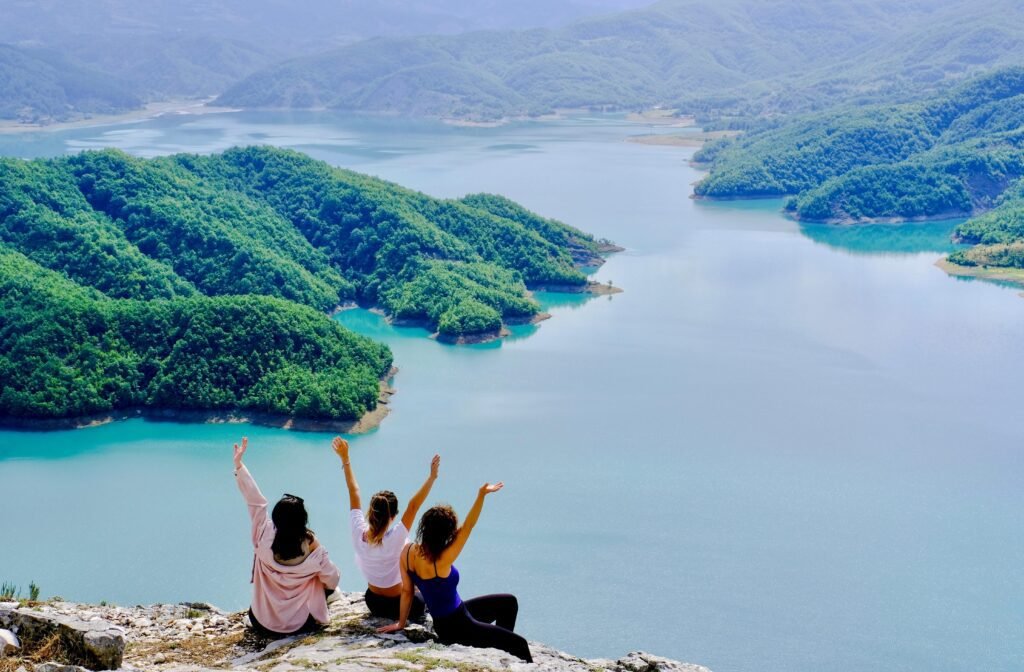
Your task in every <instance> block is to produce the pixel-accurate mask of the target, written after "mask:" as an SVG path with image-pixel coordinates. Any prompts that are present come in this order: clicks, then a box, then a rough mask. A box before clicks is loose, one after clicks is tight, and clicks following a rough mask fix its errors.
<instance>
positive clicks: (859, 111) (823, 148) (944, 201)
mask: <svg viewBox="0 0 1024 672" xmlns="http://www.w3.org/2000/svg"><path fill="white" fill-rule="evenodd" d="M695 158H696V159H697V160H698V161H703V162H706V163H708V164H709V167H710V174H709V175H708V176H707V177H706V178H705V179H704V180H702V181H701V182H700V183H699V184H698V185H697V186H696V188H695V193H696V194H697V195H698V196H702V197H708V198H751V197H762V196H783V195H790V196H792V198H791V199H790V200H789V201H788V203H787V206H786V207H787V210H788V211H789V212H791V213H792V214H793V215H794V216H795V217H798V218H800V219H805V220H812V221H824V222H837V223H851V222H865V221H876V220H883V221H885V220H906V219H924V218H936V217H973V219H970V220H969V221H968V222H966V223H965V224H963V225H961V226H960V227H959V228H958V230H957V232H956V237H957V239H958V241H960V242H963V243H968V244H973V245H975V246H976V247H974V248H970V249H967V250H961V251H958V252H956V253H955V254H954V255H952V257H951V260H952V261H954V262H956V263H960V264H964V265H990V266H1015V267H1019V266H1020V265H1021V264H1022V263H1024V255H1022V254H1021V241H1022V240H1024V228H1022V226H1021V221H1022V215H1021V213H1022V212H1024V189H1022V188H1021V186H1020V185H1021V182H1020V180H1021V178H1022V177H1024V69H1021V68H1011V69H1005V70H1000V71H997V72H995V73H992V74H990V75H986V76H983V77H980V78H977V79H975V80H972V81H970V82H968V83H966V84H963V85H960V86H958V87H956V88H954V89H953V90H951V91H948V92H946V93H944V94H941V95H936V96H931V97H927V98H925V99H923V100H920V101H918V102H914V103H906V104H903V105H897V106H869V107H843V108H840V109H838V110H834V111H830V112H826V113H822V114H816V115H806V116H803V117H800V118H796V119H793V120H791V121H788V122H785V123H781V124H778V125H775V126H773V127H766V128H762V129H758V130H753V131H751V132H749V133H747V134H745V135H743V136H740V137H738V138H735V139H730V140H726V141H720V142H717V143H715V144H713V145H709V146H708V147H706V148H705V149H703V150H702V151H700V152H698V153H697V154H696V155H695Z"/></svg>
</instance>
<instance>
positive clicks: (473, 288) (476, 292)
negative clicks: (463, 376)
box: [0, 147, 599, 419]
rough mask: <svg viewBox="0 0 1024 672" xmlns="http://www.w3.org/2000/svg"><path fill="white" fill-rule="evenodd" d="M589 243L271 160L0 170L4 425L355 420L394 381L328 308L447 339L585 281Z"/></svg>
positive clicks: (520, 217)
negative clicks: (88, 419)
mask: <svg viewBox="0 0 1024 672" xmlns="http://www.w3.org/2000/svg"><path fill="white" fill-rule="evenodd" d="M598 259H599V256H598V243H596V242H595V241H594V240H593V239H592V238H591V237H590V236H588V235H586V234H584V233H582V232H580V231H577V230H576V229H573V228H571V227H568V226H566V225H564V224H561V223H559V222H556V221H554V220H550V219H545V218H542V217H540V216H538V215H535V214H533V213H531V212H529V211H527V210H525V209H524V208H522V207H521V206H518V205H517V204H515V203H512V202H511V201H508V200H507V199H504V198H501V197H498V196H491V195H486V194H478V195H474V196H470V197H466V198H465V199H461V200H439V199H434V198H430V197H428V196H426V195H424V194H421V193H418V192H414V191H410V190H408V189H404V188H402V187H399V186H397V185H394V184H391V183H388V182H385V181H382V180H378V179H375V178H371V177H367V176H365V175H360V174H358V173H353V172H351V171H345V170H340V169H336V168H332V167H331V166H329V165H327V164H326V163H323V162H320V161H316V160H313V159H311V158H309V157H308V156H305V155H303V154H299V153H297V152H292V151H287V150H280V149H272V148H267V147H259V148H247V149H233V150H229V151H227V152H225V153H223V154H220V155H215V156H202V157H201V156H195V155H178V156H171V157H165V158H159V159H149V160H146V159H139V158H133V157H130V156H128V155H126V154H124V153H121V152H117V151H113V150H109V151H102V152H85V153H82V154H78V155H74V156H71V157H64V158H59V159H47V160H35V161H22V160H16V159H0V381H2V383H0V414H2V415H6V416H9V417H22V418H64V417H75V416H82V415H87V414H93V413H105V412H110V411H114V410H117V409H126V408H139V407H141V408H147V407H155V408H174V409H183V410H199V409H203V410H209V409H224V410H228V409H243V410H248V411H256V412H265V413H272V414H276V415H289V416H297V417H304V418H315V419H356V418H359V417H361V416H362V415H363V414H364V413H366V412H367V411H369V410H372V409H373V408H374V407H375V405H376V403H377V396H378V381H379V379H380V378H381V377H382V376H383V375H385V374H386V373H387V372H388V371H389V370H390V367H391V353H390V352H389V351H388V349H387V348H386V347H384V346H381V345H378V344H375V343H373V342H371V341H369V340H367V339H365V338H362V337H359V336H356V335H354V334H351V333H350V332H348V331H347V330H345V329H344V328H342V327H341V326H340V325H339V324H338V323H337V322H335V321H333V320H331V319H330V318H329V317H328V316H327V315H326V314H325V313H326V312H327V311H330V310H331V309H333V308H334V307H335V306H337V305H338V304H339V303H342V302H345V301H352V300H356V301H359V302H360V303H362V304H364V305H378V306H380V307H382V308H383V309H384V310H385V311H387V312H388V313H389V314H391V315H392V316H394V317H395V318H396V319H400V320H405V321H412V322H415V323H419V324H423V325H424V326H428V327H430V328H432V329H436V330H437V331H438V332H440V334H442V335H443V336H448V337H452V338H458V337H461V336H466V335H474V334H482V333H483V334H492V333H496V332H498V331H499V330H500V329H501V326H502V323H503V321H504V320H506V319H517V320H518V319H523V318H529V317H530V316H532V315H534V314H536V313H537V312H538V310H539V308H538V305H537V304H536V302H534V301H533V300H532V299H531V298H529V295H528V293H527V285H528V284H531V285H532V284H536V285H546V284H559V285H566V284H568V285H577V286H579V285H583V284H584V283H585V282H586V277H585V276H584V275H583V273H581V272H580V271H579V270H577V265H578V264H579V265H582V264H589V263H594V262H595V261H597V260H598Z"/></svg>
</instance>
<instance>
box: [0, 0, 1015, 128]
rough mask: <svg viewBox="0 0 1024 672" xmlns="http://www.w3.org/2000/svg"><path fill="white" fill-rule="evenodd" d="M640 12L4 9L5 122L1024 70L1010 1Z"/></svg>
mask: <svg viewBox="0 0 1024 672" xmlns="http://www.w3.org/2000/svg"><path fill="white" fill-rule="evenodd" d="M641 4H643V0H551V1H545V2H541V0H524V2H517V3H507V2H505V3H502V2H498V1H497V0H481V1H480V2H476V3H471V2H466V1H465V0H421V1H418V2H404V1H399V0H382V1H380V2H375V3H372V5H371V4H367V3H361V2H357V1H356V0H311V1H310V2H308V3H305V4H303V5H300V6H296V5H295V4H294V3H291V2H286V1H285V0H254V1H253V2H247V1H245V0H216V1H213V2H200V1H199V0H182V1H181V2H170V0H154V1H153V2H145V3H129V2H124V1H123V0H96V1H95V2H86V1H85V0H67V1H63V2H59V1H58V0H31V1H30V0H15V1H13V2H8V3H5V5H4V7H3V8H0V42H3V41H7V42H10V43H13V44H15V45H16V46H13V47H8V57H7V59H6V60H5V61H4V62H2V63H0V98H3V99H4V103H3V107H2V111H0V116H3V117H6V118H22V119H26V118H27V119H31V118H38V119H44V120H45V119H59V118H62V116H61V115H63V118H68V117H73V116H75V115H81V114H90V113H95V112H99V111H107V110H109V109H111V108H124V107H131V106H133V105H137V104H138V103H139V101H147V100H156V99H166V98H173V97H183V96H189V97H200V96H210V95H215V94H221V95H220V96H219V98H218V103H220V104H224V105H231V106H243V107H272V108H313V107H325V108H332V109H339V110H359V111H371V112H391V113H399V114H408V115H429V116H440V117H454V118H463V119H476V120H490V119H496V118H501V117H509V116H519V115H537V114H543V113H546V112H550V111H552V110H554V109H557V108H576V107H587V108H606V109H636V108H642V107H647V106H652V105H663V106H666V107H672V108H679V109H682V110H684V111H686V112H690V113H696V114H698V115H699V117H700V118H701V119H702V120H704V121H705V122H707V123H708V124H712V123H713V124H716V125H719V126H726V125H732V126H738V127H746V126H747V125H749V123H750V119H753V118H762V117H765V116H772V115H777V114H789V113H793V112H803V111H813V110H817V109H825V108H827V107H829V106H832V105H835V104H836V103H837V102H856V103H872V102H900V101H904V100H910V99H913V98H914V97H917V96H920V95H924V94H926V93H928V92H932V91H935V90H938V89H940V88H942V87H944V86H946V85H947V84H948V83H949V82H950V81H952V80H956V79H959V78H962V77H964V76H966V75H971V74H975V73H978V72H980V71H985V70H991V69H994V68H997V67H1001V66H1007V65H1015V64H1021V63H1024V9H1022V8H1021V7H1020V6H1019V5H1018V3H1016V2H1013V1H1012V0H993V1H992V2H988V3H976V2H973V1H970V0H931V1H924V0H921V1H917V0H910V1H906V2H890V1H889V0H852V1H851V0H843V1H840V0H814V1H811V0H794V1H793V2H770V3H766V2H763V1H761V0H662V2H658V3H656V4H654V5H650V6H646V7H642V8H637V7H638V6H639V5H641ZM615 10H626V11H617V12H616V13H608V12H615ZM602 12H603V13H604V14H603V15H600V16H594V15H595V14H600V13H602ZM580 17H585V18H580ZM567 22H568V23H567ZM481 28H487V30H480V29H481ZM466 31H470V32H466ZM83 35H84V36H88V37H86V38H83V37H82V36H83ZM368 37H369V38H370V39H364V38H368ZM11 50H14V51H13V52H12V51H11ZM43 51H45V53H46V54H49V56H46V57H43V56H41V54H42V53H43ZM15 52H17V53H18V54H20V55H21V56H20V58H21V60H20V61H18V65H16V66H15V65H12V63H13V61H12V58H13V57H12V56H10V54H11V53H15ZM55 55H59V58H61V59H63V60H64V62H65V63H66V64H68V66H69V68H71V67H73V68H77V69H79V70H80V71H81V72H82V73H83V76H82V77H76V78H75V79H76V80H78V81H81V82H82V85H81V86H71V87H69V88H68V89H66V90H61V84H60V82H61V81H63V80H61V79H60V78H59V77H56V76H54V77H50V76H47V77H43V78H42V79H41V81H43V82H44V83H46V85H45V86H43V87H42V88H41V90H40V92H38V93H33V92H31V91H27V90H26V88H25V86H24V82H23V81H22V80H24V79H26V73H28V79H29V80H31V78H32V77H34V76H35V73H37V72H39V73H42V72H46V67H45V66H44V63H36V62H35V61H32V59H41V60H42V61H44V62H46V60H47V59H49V62H51V63H52V61H53V59H54V58H57V57H58V56H55ZM25 59H29V60H25ZM29 61H32V63H31V64H29ZM12 67H13V68H14V71H12V70H11V69H12ZM114 90H116V91H122V92H125V93H126V94H127V95H125V96H115V95H113V94H112V91H114ZM115 103H116V104H115Z"/></svg>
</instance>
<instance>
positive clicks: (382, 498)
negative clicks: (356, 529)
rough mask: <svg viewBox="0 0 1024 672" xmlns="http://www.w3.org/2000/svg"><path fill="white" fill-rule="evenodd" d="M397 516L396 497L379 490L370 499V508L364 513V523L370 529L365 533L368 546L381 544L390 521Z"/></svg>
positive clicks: (388, 491)
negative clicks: (367, 524)
mask: <svg viewBox="0 0 1024 672" xmlns="http://www.w3.org/2000/svg"><path fill="white" fill-rule="evenodd" d="M397 515H398V497H395V493H393V492H391V491H390V490H381V491H380V492H378V493H376V494H375V495H374V496H373V497H371V498H370V508H369V510H368V511H367V512H366V522H367V523H369V525H370V529H369V530H368V531H367V533H366V541H367V542H368V543H370V544H381V543H383V541H384V533H385V532H387V531H388V524H389V523H391V519H392V518H394V517H395V516H397Z"/></svg>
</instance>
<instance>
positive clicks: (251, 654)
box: [0, 593, 709, 672]
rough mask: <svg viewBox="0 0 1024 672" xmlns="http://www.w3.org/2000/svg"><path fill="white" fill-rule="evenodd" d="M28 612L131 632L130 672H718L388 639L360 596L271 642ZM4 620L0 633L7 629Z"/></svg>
mask: <svg viewBox="0 0 1024 672" xmlns="http://www.w3.org/2000/svg"><path fill="white" fill-rule="evenodd" d="M26 611H29V612H31V613H32V615H33V617H34V618H36V619H43V620H49V621H52V622H55V623H61V624H64V623H68V622H75V623H85V624H88V625H89V626H90V629H89V632H99V631H101V625H102V631H103V632H108V633H110V632H115V631H119V632H121V633H123V641H124V642H126V643H127V646H126V647H124V648H123V651H124V653H123V660H119V661H118V662H119V663H120V664H121V665H123V668H124V669H126V670H140V671H146V672H150V671H151V672H213V671H214V670H216V669H219V670H223V669H225V668H227V669H231V670H235V671H236V672H310V671H311V670H314V671H316V672H434V671H438V670H443V671H445V672H449V671H450V672H505V671H511V672H534V671H537V672H709V671H708V670H707V668H705V667H701V666H700V665H692V664H688V663H680V662H677V661H674V660H669V659H666V658H661V657H658V656H654V655H651V654H647V653H642V652H634V653H630V654H629V655H627V656H625V657H623V658H619V659H618V660H603V659H584V658H579V657H577V656H573V655H571V654H568V653H565V652H562V651H558V650H556V649H553V648H551V647H548V646H545V645H543V644H539V643H535V642H531V643H530V648H531V650H532V651H533V656H534V663H533V664H527V663H524V662H522V661H520V660H519V659H517V658H515V657H513V656H511V655H509V654H507V653H504V652H503V651H498V650H496V649H474V648H469V647H465V646H444V645H441V644H439V643H437V642H436V641H435V640H436V638H435V636H434V633H433V632H432V631H431V630H430V629H429V627H424V626H416V625H413V626H410V627H409V628H408V629H407V630H406V631H405V632H403V633H401V634H394V635H380V634H378V633H377V631H376V628H377V627H378V626H380V625H384V624H386V623H387V621H382V620H378V619H374V618H372V617H371V616H370V615H369V613H368V612H367V610H366V606H365V604H364V602H363V597H362V595H361V594H358V593H342V594H340V595H339V598H338V599H337V600H336V601H334V602H333V603H332V604H331V605H330V612H331V622H330V624H329V625H328V626H327V627H326V628H325V629H324V630H323V631H322V632H320V633H316V634H313V635H307V636H303V637H288V638H285V639H279V640H273V641H269V642H268V641H267V640H261V639H258V638H256V637H255V636H254V635H253V634H252V633H251V631H248V630H246V628H245V625H244V623H243V614H242V613H235V614H229V613H225V612H222V611H220V610H218V609H216V608H215V607H212V606H210V605H208V604H203V603H183V604H179V605H154V606H150V607H113V606H103V607H97V606H86V605H78V604H71V603H66V602H53V603H45V604H40V605H36V606H34V607H32V608H30V609H25V608H22V609H16V610H11V609H8V610H7V612H6V613H12V612H17V613H18V614H20V615H22V616H19V617H23V614H24V612H26ZM0 613H3V612H0ZM2 618H3V616H2V615H0V627H6V626H3V620H2ZM13 629H14V628H12V630H13ZM15 631H16V630H15ZM83 638H84V635H83ZM24 648H25V650H24V652H23V655H24V661H25V668H26V671H28V670H29V669H30V668H31V667H32V664H33V662H34V663H35V665H34V672H85V670H81V669H80V668H74V667H70V666H69V664H71V665H81V666H83V667H86V668H88V669H109V668H106V667H99V666H95V665H89V664H86V662H87V661H83V660H81V659H79V660H67V659H61V660H55V661H47V662H44V661H42V660H40V659H39V658H38V657H36V658H33V657H32V655H31V647H29V646H25V647H24Z"/></svg>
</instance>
